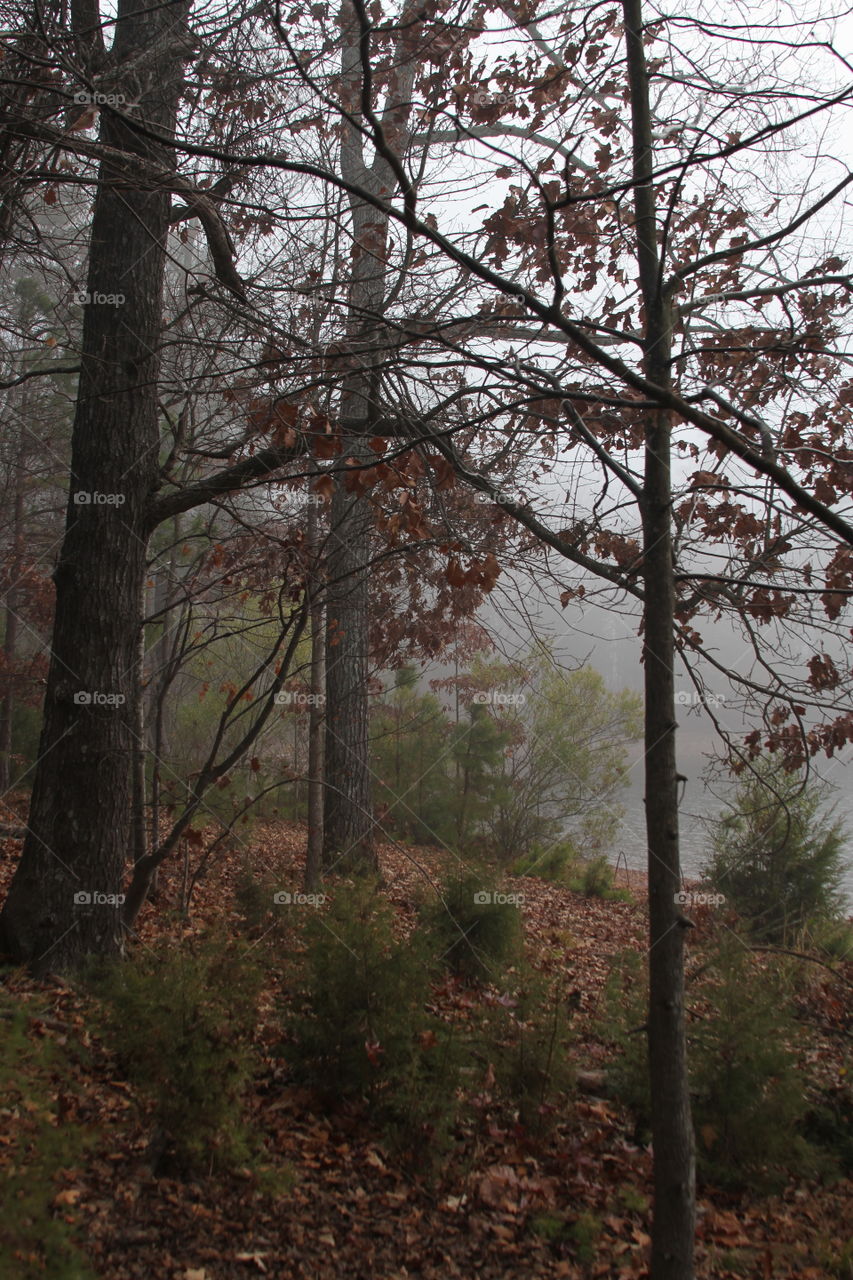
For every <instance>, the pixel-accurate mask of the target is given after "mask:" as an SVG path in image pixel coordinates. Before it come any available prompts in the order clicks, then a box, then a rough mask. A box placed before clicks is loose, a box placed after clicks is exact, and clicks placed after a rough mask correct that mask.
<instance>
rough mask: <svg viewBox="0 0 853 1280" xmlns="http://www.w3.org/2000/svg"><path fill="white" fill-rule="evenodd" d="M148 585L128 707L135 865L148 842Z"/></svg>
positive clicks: (131, 855)
mask: <svg viewBox="0 0 853 1280" xmlns="http://www.w3.org/2000/svg"><path fill="white" fill-rule="evenodd" d="M147 595H148V591H147V584H146V580H145V579H143V583H142V595H141V597H140V608H139V629H138V634H137V642H136V671H135V673H134V679H133V681H132V683H131V697H132V701H131V704H130V707H129V722H130V732H131V735H132V737H131V746H130V797H131V799H130V839H129V841H128V850H127V852H128V861H129V862H130V864H131V866H135V865H136V863H137V862H138V861H139V859H140V858H144V857H145V853H146V850H147V841H146V833H145V790H146V788H145V762H146V759H147V756H148V749H147V743H146V741H145V735H146V724H145V626H144V623H143V618H144V617H145V614H146V601H147Z"/></svg>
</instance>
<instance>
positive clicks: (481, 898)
mask: <svg viewBox="0 0 853 1280" xmlns="http://www.w3.org/2000/svg"><path fill="white" fill-rule="evenodd" d="M517 896H518V895H515V894H512V893H503V892H502V891H499V890H497V889H495V888H493V887H492V885H491V882H490V881H489V879H488V877H486V876H484V875H483V874H480V873H478V872H466V873H464V874H463V875H461V876H458V877H457V878H456V879H454V880H451V881H450V882H449V883H448V884H447V885H445V887H444V890H443V900H442V901H439V902H436V903H433V904H431V905H429V906H427V907H424V908H423V909H422V912H421V921H422V926H423V930H424V933H425V936H426V938H427V940H428V947H429V950H430V951H431V952H432V954H433V955H434V957H435V959H436V961H437V962H438V963H440V964H442V965H444V966H445V967H446V968H447V969H449V970H450V971H451V972H452V973H455V974H457V975H458V976H459V977H462V978H467V979H469V980H472V981H476V982H495V981H497V980H498V979H499V978H500V976H501V974H502V973H503V972H504V971H505V969H506V968H507V966H508V965H510V964H511V963H512V961H513V960H514V959H515V958H516V957H517V956H518V955H520V952H521V915H520V912H519V910H518V906H517V905H516V903H515V901H506V899H507V898H509V899H514V898H515V897H517Z"/></svg>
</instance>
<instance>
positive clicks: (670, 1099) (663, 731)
mask: <svg viewBox="0 0 853 1280" xmlns="http://www.w3.org/2000/svg"><path fill="white" fill-rule="evenodd" d="M623 8H624V16H625V41H626V52H627V58H628V75H629V84H630V92H631V118H632V130H633V146H634V182H635V187H634V209H635V216H636V233H637V259H638V264H639V270H640V285H641V289H642V296H643V305H644V310H645V330H644V332H645V373H646V376H647V377H648V378H649V380H650V381H651V382H654V383H656V384H657V385H658V386H660V387H665V388H669V387H670V386H671V381H672V374H671V365H670V359H671V346H672V319H671V306H670V303H669V299H668V298H667V297H666V296H665V293H664V290H663V286H662V278H661V260H660V253H659V250H658V244H657V218H656V207H655V194H654V188H653V185H652V172H653V151H652V130H651V111H650V107H649V85H648V71H647V66H646V60H645V53H644V49H643V29H642V5H641V0H623ZM670 472H671V414H670V412H669V411H668V410H665V409H659V410H655V411H651V412H650V413H649V414H648V418H647V424H646V435H645V483H644V492H643V579H644V589H645V607H644V611H643V663H644V682H645V784H646V796H645V800H646V831H647V839H648V884H649V1017H648V1028H649V1072H650V1083H651V1110H652V1141H653V1146H654V1187H655V1194H654V1217H653V1224H652V1265H651V1275H652V1280H692V1278H693V1275H694V1234H695V1216H696V1204H695V1200H696V1186H695V1152H694V1136H693V1125H692V1120H691V1115H690V1092H689V1081H688V1075H687V1047H686V1035H685V1013H684V928H683V927H682V924H681V913H680V911H679V908H678V905H677V902H676V894H677V893H678V890H679V888H680V886H681V868H680V860H679V840H678V772H677V767H676V753H675V733H676V728H677V725H676V719H675V642H674V636H675V576H674V565H673V544H672V512H671V500H672V499H671V475H670Z"/></svg>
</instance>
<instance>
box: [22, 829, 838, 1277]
mask: <svg viewBox="0 0 853 1280" xmlns="http://www.w3.org/2000/svg"><path fill="white" fill-rule="evenodd" d="M251 845H252V848H253V850H254V853H255V854H256V855H257V856H258V857H259V858H260V859H262V861H263V863H264V865H265V866H266V867H267V868H268V869H271V870H272V872H273V873H274V875H275V877H276V879H277V881H278V883H279V884H280V885H281V887H282V888H283V889H290V890H292V891H297V890H298V889H299V888H300V874H301V872H300V868H301V864H302V861H303V859H304V849H305V832H304V828H302V827H300V826H299V825H298V824H286V823H280V824H277V825H275V826H271V827H264V828H259V829H257V830H256V832H255V833H254V834H253V836H252V839H251ZM19 849H20V842H19V841H17V840H12V839H6V840H4V841H2V842H0V899H2V897H3V895H4V893H5V888H6V885H7V883H8V880H9V878H10V876H11V872H12V870H13V867H14V862H15V858H16V856H17V852H18V850H19ZM196 856H197V851H196ZM245 857H246V854H245V850H242V851H241V852H240V853H237V852H235V851H232V852H226V853H223V854H222V856H221V857H219V858H218V860H217V861H215V862H213V863H212V864H211V865H210V867H209V868H208V870H207V871H206V872H205V874H204V876H203V877H202V878H201V879H200V880H199V882H198V883H197V885H196V887H195V891H194V894H193V897H192V904H191V910H190V911H189V913H188V914H187V913H185V912H184V911H182V909H181V903H182V897H183V895H184V894H185V889H186V871H185V868H182V867H181V866H177V865H176V866H174V867H172V868H171V869H169V870H166V871H165V872H164V873H163V874H162V876H161V882H160V886H159V891H158V898H157V903H156V906H155V905H148V906H146V908H145V910H144V912H143V915H142V917H141V918H140V924H139V933H138V942H137V945H139V946H141V947H154V946H156V945H158V944H160V943H163V942H167V941H168V940H170V939H172V940H175V941H177V940H179V939H181V938H186V937H188V936H193V937H203V936H204V935H205V934H206V933H208V932H210V931H211V930H215V929H217V928H219V929H221V927H222V925H223V922H224V923H225V924H226V926H227V927H228V928H229V929H234V930H237V929H238V927H239V915H238V911H237V906H236V900H235V888H236V885H237V882H238V878H239V876H240V872H241V868H242V867H243V866H244V864H245ZM380 858H381V865H382V871H383V876H384V880H385V883H386V891H387V894H388V896H389V898H390V900H391V902H392V903H393V904H394V907H395V909H396V911H397V912H398V914H399V918H400V920H401V921H402V922H403V923H404V924H405V921H406V920H407V919H409V918H413V916H414V904H415V901H416V899H417V897H418V892H419V887H420V885H421V883H422V881H423V878H424V875H425V874H427V875H429V876H433V877H435V878H437V879H439V880H440V879H441V878H442V876H443V875H444V874H445V873H446V870H447V866H446V862H445V861H443V859H442V855H440V854H439V853H438V851H436V850H430V849H405V850H403V849H402V848H401V847H400V846H392V845H388V846H383V847H381V848H380ZM634 881H635V882H634V885H633V888H632V891H631V893H632V896H631V900H630V901H624V902H622V901H605V900H601V899H598V898H586V897H583V896H581V895H579V894H576V893H573V892H571V891H570V890H568V889H564V888H562V887H559V886H556V885H554V884H551V883H547V882H545V881H542V880H538V879H535V878H531V877H526V878H524V879H521V878H518V877H510V878H508V881H507V883H508V885H509V884H511V887H512V890H513V891H516V892H523V894H524V904H523V907H522V912H523V917H524V924H525V938H526V946H527V948H528V950H529V951H530V952H531V953H532V955H534V956H535V955H536V954H537V953H538V954H540V955H542V954H545V953H547V954H548V956H549V957H551V959H552V960H553V959H554V957H556V958H557V959H558V961H560V963H562V964H564V966H565V971H566V973H567V975H568V988H567V989H568V991H569V996H570V998H571V1001H572V1008H573V1010H574V1023H573V1027H572V1034H573V1044H574V1054H575V1062H574V1066H575V1068H576V1070H577V1071H578V1072H579V1073H580V1079H581V1081H582V1087H581V1088H579V1089H577V1090H576V1091H575V1092H573V1094H572V1095H571V1097H567V1098H566V1099H565V1102H564V1105H563V1106H562V1107H561V1108H559V1109H558V1111H557V1113H556V1114H555V1115H554V1116H553V1117H552V1123H551V1125H550V1126H549V1127H548V1129H547V1131H546V1132H545V1133H544V1134H542V1135H540V1136H535V1135H532V1134H531V1133H528V1132H525V1131H524V1130H523V1129H522V1128H521V1127H520V1126H519V1125H517V1124H515V1125H514V1124H512V1123H508V1124H507V1123H501V1122H500V1120H499V1119H497V1118H496V1117H495V1116H491V1117H490V1119H489V1121H488V1123H484V1124H483V1125H482V1126H481V1127H479V1128H476V1129H469V1130H468V1131H467V1132H466V1133H465V1134H464V1135H462V1137H461V1139H460V1142H459V1150H458V1154H456V1155H454V1157H453V1158H452V1159H448V1160H447V1161H446V1162H445V1163H443V1164H442V1165H441V1166H440V1169H439V1172H438V1173H435V1172H433V1174H432V1175H431V1176H429V1177H427V1176H421V1175H420V1174H419V1172H418V1162H417V1159H416V1158H415V1159H414V1161H413V1160H412V1159H409V1160H408V1161H405V1160H400V1159H395V1158H394V1157H392V1156H391V1155H390V1154H389V1152H388V1150H387V1149H386V1148H385V1147H384V1146H383V1143H382V1140H381V1135H379V1134H377V1133H371V1131H370V1130H369V1128H366V1126H365V1123H364V1120H363V1117H360V1116H358V1115H356V1114H354V1113H353V1112H352V1110H348V1109H346V1108H342V1109H340V1110H337V1111H335V1112H334V1113H333V1114H329V1113H327V1112H324V1111H323V1109H322V1108H320V1107H318V1106H317V1104H316V1100H315V1099H313V1098H312V1096H311V1095H310V1093H308V1092H307V1091H306V1090H304V1089H298V1088H295V1087H293V1086H292V1085H291V1084H290V1083H289V1082H288V1080H287V1077H286V1073H284V1074H283V1073H282V1068H281V1065H280V1063H276V1062H275V1061H274V1060H273V1059H272V1058H270V1057H269V1056H266V1051H267V1046H268V1045H269V1043H270V1042H271V1032H270V1028H269V1027H268V1026H267V1025H266V1024H265V1021H264V1019H261V1022H260V1024H259V1025H258V1028H257V1036H256V1047H257V1050H258V1054H259V1061H260V1063H261V1064H262V1065H261V1069H260V1071H259V1072H258V1073H257V1074H256V1078H255V1085H254V1089H253V1093H252V1096H251V1097H250V1098H249V1100H248V1103H249V1112H250V1116H251V1119H252V1121H253V1124H254V1126H255V1127H256V1129H257V1131H258V1132H259V1133H261V1134H262V1135H263V1144H264V1148H265V1151H266V1154H267V1158H268V1159H269V1160H270V1161H271V1162H272V1164H273V1165H274V1166H275V1167H276V1168H277V1169H278V1170H279V1172H280V1173H281V1175H282V1177H281V1178H280V1183H281V1185H279V1186H277V1187H275V1188H271V1187H270V1186H269V1185H268V1184H265V1183H264V1181H263V1179H261V1178H260V1177H259V1176H258V1175H257V1173H256V1172H255V1171H253V1170H252V1169H251V1168H246V1169H244V1170H237V1172H232V1173H231V1174H229V1175H228V1176H211V1177H206V1178H201V1179H196V1180H193V1181H182V1180H178V1179H174V1178H169V1177H162V1176H161V1177H155V1176H153V1174H152V1171H151V1161H150V1158H149V1142H150V1138H151V1122H150V1113H149V1111H148V1107H147V1104H146V1102H145V1101H144V1099H143V1098H142V1097H141V1096H139V1095H138V1093H137V1091H136V1090H135V1089H134V1088H133V1087H132V1086H131V1085H130V1084H129V1083H128V1081H127V1079H126V1078H123V1077H122V1074H121V1072H120V1070H119V1069H118V1066H117V1062H116V1059H115V1056H114V1055H113V1054H112V1053H111V1052H110V1051H109V1049H108V1048H107V1047H106V1044H105V1043H104V1041H103V1040H102V1038H101V1036H100V1034H99V1032H98V1030H97V1026H98V1024H97V1019H96V1018H95V1017H94V1015H93V1009H92V1001H91V998H90V997H89V996H88V995H87V994H86V993H85V992H84V991H82V990H81V989H79V988H76V987H74V986H71V985H67V984H65V983H63V982H60V981H56V980H53V981H49V982H43V983H38V982H35V981H33V980H32V979H30V978H28V977H27V976H25V975H24V974H23V973H21V972H20V971H17V970H9V969H6V970H2V971H0V994H2V996H3V998H4V1004H3V1009H4V1011H5V1012H4V1016H5V1017H6V1018H9V1017H10V1014H9V1007H10V1006H11V1007H13V1008H19V1009H20V1010H22V1011H23V1013H24V1015H25V1017H24V1022H23V1024H22V1025H23V1027H24V1034H25V1036H26V1039H27V1041H28V1042H29V1045H30V1047H31V1048H32V1049H33V1050H34V1051H37V1059H36V1058H33V1059H32V1061H36V1060H38V1061H39V1062H40V1063H42V1064H43V1063H44V1062H45V1061H47V1062H48V1063H50V1062H51V1061H52V1060H53V1059H52V1058H51V1056H50V1052H49V1051H50V1050H51V1049H55V1050H56V1054H57V1057H56V1062H58V1063H63V1064H65V1066H64V1068H63V1070H62V1071H59V1070H58V1069H57V1070H53V1069H51V1068H50V1066H48V1068H47V1075H46V1086H45V1080H44V1079H42V1081H41V1083H40V1084H39V1089H41V1092H39V1089H36V1088H35V1087H34V1088H33V1090H29V1089H28V1087H27V1081H26V1079H21V1078H20V1077H16V1078H15V1079H11V1080H10V1079H5V1080H0V1117H2V1124H1V1125H0V1204H2V1205H3V1208H2V1219H0V1241H3V1240H5V1241H6V1242H7V1247H8V1241H9V1239H10V1238H12V1237H13V1236H14V1232H15V1230H20V1229H22V1227H23V1228H25V1227H26V1224H27V1220H28V1215H29V1220H30V1221H31V1222H32V1223H33V1224H38V1222H39V1221H40V1220H41V1218H44V1220H45V1221H52V1222H54V1223H55V1224H58V1225H59V1226H60V1227H61V1228H62V1230H63V1231H67V1232H68V1233H69V1234H70V1235H72V1236H73V1237H74V1239H75V1240H76V1241H78V1242H79V1249H80V1251H81V1256H82V1258H83V1259H84V1260H85V1266H86V1267H88V1271H87V1270H85V1269H83V1264H81V1267H80V1268H79V1269H75V1267H76V1265H77V1264H67V1263H63V1264H62V1268H60V1266H59V1264H57V1265H56V1266H55V1267H54V1269H53V1270H51V1269H50V1268H48V1269H47V1270H44V1271H42V1270H40V1266H41V1258H42V1257H43V1252H42V1251H41V1249H40V1247H39V1246H38V1245H37V1244H32V1245H31V1246H30V1247H28V1246H26V1245H23V1246H20V1247H19V1248H18V1249H17V1257H16V1261H14V1262H13V1263H12V1264H11V1265H12V1266H13V1268H15V1267H16V1268H17V1270H14V1269H13V1271H11V1272H4V1275H3V1280H31V1277H32V1278H34V1277H37V1276H39V1275H44V1276H45V1277H46V1280H66V1278H67V1280H83V1278H84V1277H85V1278H86V1280H88V1278H89V1277H90V1276H95V1277H102V1278H103V1280H237V1278H240V1280H248V1278H249V1277H251V1276H270V1277H275V1278H276V1280H290V1277H293V1278H294V1280H332V1278H333V1277H334V1278H335V1280H337V1278H338V1277H341V1278H344V1277H345V1278H346V1280H403V1278H404V1277H415V1276H417V1277H422V1278H423V1280H451V1278H452V1277H457V1276H459V1277H462V1276H465V1277H470V1276H480V1277H484V1280H503V1278H507V1280H509V1278H513V1280H515V1278H518V1280H521V1278H522V1277H524V1280H540V1278H541V1280H548V1278H550V1277H554V1278H555V1280H556V1278H557V1277H564V1278H567V1280H592V1278H594V1277H613V1278H614V1280H619V1278H623V1280H627V1278H628V1277H636V1278H639V1277H642V1276H645V1275H646V1274H647V1269H646V1268H647V1260H648V1246H649V1235H648V1231H649V1202H650V1198H651V1157H650V1152H649V1149H648V1148H647V1147H645V1146H643V1145H639V1144H638V1142H637V1141H636V1140H635V1132H634V1126H633V1124H632V1122H631V1120H630V1119H629V1117H628V1116H627V1114H626V1113H625V1111H624V1110H623V1109H622V1108H620V1106H619V1105H617V1104H616V1103H615V1102H614V1101H612V1100H611V1099H609V1098H608V1097H607V1096H606V1091H605V1090H604V1088H603V1087H599V1081H600V1080H601V1077H602V1068H603V1066H604V1065H605V1061H606V1055H607V1050H606V1046H605V1045H604V1044H603V1043H602V1041H601V1040H600V1038H599V1037H598V1036H597V1035H596V1030H595V1028H596V1017H597V1014H598V1011H599V1004H600V1000H601V994H602V989H603V986H604V983H605V980H606V978H607V975H608V972H609V970H610V967H611V963H612V960H613V957H614V956H615V955H616V953H617V952H619V951H620V950H622V949H623V948H626V947H633V948H636V949H638V950H641V951H644V944H643V938H644V936H645V931H646V908H645V903H644V896H643V888H642V883H641V878H636V877H635V878H634ZM697 924H698V931H699V932H701V930H702V928H703V927H704V925H703V922H702V920H701V919H699V920H698V921H697ZM843 970H844V971H842V973H841V975H840V977H839V975H838V974H835V975H833V973H831V972H830V971H829V970H821V969H820V968H819V967H816V968H815V974H814V976H813V978H812V979H811V988H810V992H811V994H810V999H811V1000H812V1001H813V1003H814V1014H815V1021H816V1022H817V1023H818V1024H820V1025H821V1026H822V1027H823V1028H824V1033H825V1034H824V1039H823V1041H822V1045H823V1055H824V1057H825V1058H826V1059H827V1060H828V1061H830V1062H831V1064H832V1065H833V1069H837V1070H839V1071H840V1070H842V1069H843V1066H842V1060H841V1056H840V1055H842V1052H843V1048H844V1042H845V1037H846V1039H847V1041H848V1042H849V1034H850V1028H851V1020H850V1013H849V1003H848V1004H844V1002H843V1001H841V1003H840V1002H839V990H841V989H844V988H839V981H842V980H843V981H844V982H846V983H847V984H848V985H847V986H846V991H847V993H848V995H849V983H850V980H851V977H853V966H851V965H849V964H848V965H846V966H844V967H843ZM270 981H271V982H272V983H274V982H275V977H274V976H272V977H271V978H270ZM267 995H268V999H267V1000H265V1002H264V1004H263V1006H262V1007H263V1008H264V1009H271V1008H272V1007H273V1006H274V1003H275V992H268V993H267ZM440 998H441V999H443V1000H444V1001H445V1002H448V1001H449V1002H453V1001H456V1002H457V1003H458V1002H460V1001H461V1002H462V1003H464V1001H465V1000H466V999H472V998H475V997H474V996H472V995H471V994H470V992H469V993H468V994H467V995H466V993H465V991H464V990H463V989H462V988H460V987H453V986H452V984H450V985H448V986H447V987H446V988H445V989H444V990H443V992H442V994H441V997H440ZM839 1046H840V1047H839ZM42 1050H45V1051H46V1053H45V1052H42ZM29 1060H30V1059H28V1058H27V1057H26V1055H24V1057H23V1058H22V1059H20V1061H22V1062H25V1061H29ZM69 1062H71V1063H72V1064H73V1069H72V1070H70V1071H69V1069H68V1063H69ZM0 1063H2V1064H3V1066H4V1070H5V1071H6V1073H7V1074H8V1065H7V1060H5V1059H3V1058H2V1056H0ZM39 1070H40V1071H41V1072H42V1075H43V1076H44V1071H45V1068H44V1066H43V1065H42V1066H41V1067H40V1068H39ZM215 1087H216V1082H215V1081H211V1088H215ZM45 1127H46V1128H47V1130H49V1131H52V1134H53V1136H54V1138H55V1142H54V1143H53V1144H52V1145H51V1147H50V1150H51V1152H52V1153H53V1154H52V1155H51V1156H50V1161H52V1163H50V1161H49V1162H48V1164H45V1157H44V1156H43V1155H41V1156H39V1154H38V1152H39V1151H40V1150H41V1149H42V1147H43V1145H44V1144H43V1142H42V1140H41V1139H38V1140H37V1139H36V1136H34V1135H36V1133H37V1132H43V1131H44V1129H45ZM75 1133H76V1135H77V1136H78V1137H79V1135H80V1134H81V1133H83V1134H85V1136H86V1147H85V1151H84V1154H82V1155H81V1154H80V1150H81V1148H80V1144H79V1143H76V1142H75V1141H74V1140H73V1138H74V1135H75ZM66 1136H67V1137H68V1141H67V1142H66V1141H65V1138H66ZM71 1153H73V1154H71ZM4 1183H5V1186H4ZM850 1193H851V1187H850V1184H849V1182H847V1181H836V1182H835V1183H834V1184H832V1183H831V1182H829V1183H827V1184H826V1185H823V1184H821V1183H819V1182H814V1181H791V1182H789V1183H788V1184H787V1185H786V1186H785V1187H784V1189H783V1190H782V1191H781V1192H779V1193H778V1194H775V1195H773V1196H769V1197H766V1196H759V1195H757V1194H755V1195H753V1194H745V1195H744V1194H741V1195H738V1196H735V1195H732V1194H725V1193H723V1192H721V1191H715V1190H714V1189H713V1188H703V1189H702V1191H701V1193H700V1201H699V1219H698V1254H697V1256H698V1264H697V1265H698V1271H697V1274H698V1276H699V1277H701V1278H702V1280H705V1278H708V1280H710V1278H711V1277H714V1278H715V1280H728V1278H729V1277H731V1278H732V1280H734V1278H742V1277H758V1278H760V1280H769V1278H775V1277H778V1278H780V1280H782V1278H788V1277H790V1278H792V1280H793V1277H798V1278H799V1280H829V1278H831V1277H838V1278H839V1280H844V1278H845V1277H848V1278H849V1277H850V1276H853V1196H851V1194H850ZM577 1223H581V1224H586V1228H585V1229H586V1236H584V1232H583V1231H575V1232H572V1231H571V1230H570V1229H563V1228H571V1226H572V1224H577ZM549 1224H551V1225H550V1226H549ZM554 1224H557V1226H558V1227H560V1228H561V1229H560V1230H556V1229H552V1228H553V1225H554ZM10 1233H11V1236H10ZM22 1238H23V1239H25V1238H26V1230H24V1233H23V1236H22ZM585 1239H586V1243H584V1240H585ZM13 1256H14V1255H13ZM57 1256H59V1255H57ZM7 1265H8V1264H7Z"/></svg>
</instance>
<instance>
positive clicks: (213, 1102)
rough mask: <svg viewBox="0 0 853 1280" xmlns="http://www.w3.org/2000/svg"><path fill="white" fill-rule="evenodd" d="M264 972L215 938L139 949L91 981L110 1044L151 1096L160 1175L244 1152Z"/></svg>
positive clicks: (217, 1165) (227, 1162)
mask: <svg viewBox="0 0 853 1280" xmlns="http://www.w3.org/2000/svg"><path fill="white" fill-rule="evenodd" d="M260 985H261V974H260V972H259V971H258V970H257V969H256V968H254V967H253V966H252V965H251V964H250V963H249V962H248V960H247V959H246V957H245V956H244V955H242V954H241V953H240V951H239V950H238V949H237V948H235V947H233V946H229V945H226V944H223V943H221V942H218V941H210V942H206V943H203V944H199V945H198V946H190V945H187V946H186V947H182V948H181V949H179V950H177V951H174V950H173V951H165V950H164V951H160V952H158V953H156V954H155V953H151V952H148V951H146V952H138V953H137V954H136V955H135V956H134V957H133V958H132V959H129V960H126V961H124V962H122V963H121V964H119V965H117V966H115V967H114V968H112V969H110V970H108V971H107V972H106V973H105V974H102V975H100V976H98V977H96V978H95V979H94V986H95V990H96V992H97V993H98V995H99V996H100V998H101V1000H102V1001H103V1007H104V1014H105V1030H106V1032H107V1037H108V1041H109V1042H110V1044H111V1047H112V1048H113V1050H114V1051H115V1053H116V1055H117V1056H118V1059H119V1062H120V1063H121V1064H122V1065H123V1067H124V1069H125V1070H126V1071H127V1074H128V1076H129V1078H130V1079H131V1080H132V1081H133V1082H134V1083H135V1084H137V1085H138V1086H139V1088H140V1089H141V1090H142V1091H143V1093H145V1094H147V1095H148V1096H149V1097H150V1098H151V1100H152V1101H153V1106H154V1118H155V1123H156V1131H155V1135H154V1138H153V1140H152V1156H153V1162H154V1167H155V1171H156V1172H158V1173H164V1172H169V1173H177V1174H181V1175H190V1174H194V1173H205V1172H213V1171H214V1170H216V1169H227V1168H230V1167H233V1166H234V1165H238V1164H241V1163H243V1162H245V1160H246V1159H247V1158H248V1157H249V1154H250V1145H249V1135H248V1132H247V1128H246V1126H245V1124H244V1123H243V1119H242V1100H243V1094H244V1092H245V1090H246V1087H247V1085H248V1083H249V1079H250V1075H251V1068H252V1054H251V1043H250V1042H251V1036H252V1033H253V1031H254V1027H255V1023H256V1020H257V1004H258V996H259V991H260Z"/></svg>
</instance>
